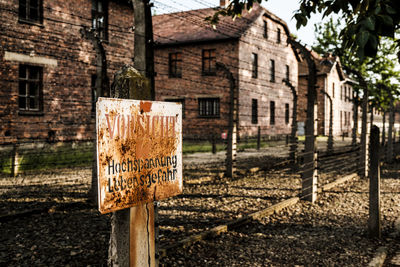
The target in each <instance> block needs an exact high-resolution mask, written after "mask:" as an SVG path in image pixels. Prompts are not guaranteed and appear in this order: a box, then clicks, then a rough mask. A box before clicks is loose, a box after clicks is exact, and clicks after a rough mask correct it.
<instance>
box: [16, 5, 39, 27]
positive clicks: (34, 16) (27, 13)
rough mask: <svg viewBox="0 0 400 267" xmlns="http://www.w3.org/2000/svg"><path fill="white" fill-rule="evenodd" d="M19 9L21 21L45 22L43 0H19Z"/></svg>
mask: <svg viewBox="0 0 400 267" xmlns="http://www.w3.org/2000/svg"><path fill="white" fill-rule="evenodd" d="M18 9H19V10H18V16H19V19H20V21H23V22H33V23H43V2H42V0H19V8H18Z"/></svg>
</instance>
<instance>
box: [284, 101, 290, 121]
mask: <svg viewBox="0 0 400 267" xmlns="http://www.w3.org/2000/svg"><path fill="white" fill-rule="evenodd" d="M285 123H286V124H289V104H287V103H286V104H285Z"/></svg>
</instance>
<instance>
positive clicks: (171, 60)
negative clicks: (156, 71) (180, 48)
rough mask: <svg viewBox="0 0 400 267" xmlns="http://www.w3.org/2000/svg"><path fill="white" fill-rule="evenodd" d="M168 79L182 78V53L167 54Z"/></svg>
mask: <svg viewBox="0 0 400 267" xmlns="http://www.w3.org/2000/svg"><path fill="white" fill-rule="evenodd" d="M168 77H169V78H182V52H172V53H169V54H168Z"/></svg>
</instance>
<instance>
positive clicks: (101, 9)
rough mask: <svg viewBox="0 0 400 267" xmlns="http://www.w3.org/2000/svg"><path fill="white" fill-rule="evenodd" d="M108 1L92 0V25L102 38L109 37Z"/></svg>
mask: <svg viewBox="0 0 400 267" xmlns="http://www.w3.org/2000/svg"><path fill="white" fill-rule="evenodd" d="M107 14H108V12H107V1H106V0H92V27H93V29H95V30H96V31H97V33H98V35H99V38H100V39H102V40H107V39H108V34H107V28H108V18H107Z"/></svg>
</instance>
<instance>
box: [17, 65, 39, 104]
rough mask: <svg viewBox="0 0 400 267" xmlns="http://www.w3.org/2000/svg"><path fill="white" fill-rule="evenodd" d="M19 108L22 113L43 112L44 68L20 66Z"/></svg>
mask: <svg viewBox="0 0 400 267" xmlns="http://www.w3.org/2000/svg"><path fill="white" fill-rule="evenodd" d="M18 87H19V92H18V107H19V110H20V111H28V112H40V111H42V107H43V103H42V87H43V68H42V67H36V66H28V65H20V66H19V78H18Z"/></svg>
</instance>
